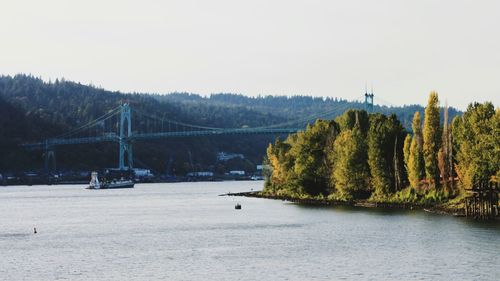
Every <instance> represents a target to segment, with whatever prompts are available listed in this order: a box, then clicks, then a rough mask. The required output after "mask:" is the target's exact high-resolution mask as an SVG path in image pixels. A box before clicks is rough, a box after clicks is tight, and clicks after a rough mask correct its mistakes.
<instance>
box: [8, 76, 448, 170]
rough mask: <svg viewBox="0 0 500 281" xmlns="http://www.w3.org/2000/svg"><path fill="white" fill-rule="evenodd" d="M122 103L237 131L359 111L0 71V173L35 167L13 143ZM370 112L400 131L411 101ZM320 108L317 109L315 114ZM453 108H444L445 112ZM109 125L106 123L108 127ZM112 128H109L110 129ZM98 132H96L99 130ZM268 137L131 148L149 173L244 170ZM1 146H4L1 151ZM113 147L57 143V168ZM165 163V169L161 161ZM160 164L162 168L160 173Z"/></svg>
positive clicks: (332, 104) (100, 162)
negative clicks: (235, 156)
mask: <svg viewBox="0 0 500 281" xmlns="http://www.w3.org/2000/svg"><path fill="white" fill-rule="evenodd" d="M124 101H127V102H129V103H130V104H131V106H132V107H133V109H134V110H137V111H140V112H146V113H147V114H148V115H151V116H156V117H157V118H168V119H170V120H175V121H178V122H183V123H189V124H196V125H201V126H210V127H222V128H240V127H243V126H249V127H257V126H265V125H272V124H277V123H283V122H287V121H289V120H297V119H300V118H303V117H307V118H304V120H302V121H301V122H298V123H294V124H293V125H294V126H297V125H298V124H299V125H305V124H306V123H307V122H308V121H313V119H314V118H315V117H316V116H318V114H320V117H321V118H323V119H333V118H334V117H336V116H339V115H341V114H342V113H343V112H344V111H345V110H347V109H349V108H358V109H359V108H364V105H363V104H362V103H360V102H350V101H347V100H342V99H337V98H317V97H308V96H293V97H286V96H276V97H275V96H259V97H247V96H243V95H237V94H214V95H211V96H209V97H202V96H200V95H196V94H188V93H172V94H167V95H158V94H147V93H133V94H130V93H121V92H112V91H107V90H105V89H101V88H97V87H94V86H89V85H82V84H80V83H76V82H71V81H65V80H64V79H62V80H56V81H50V82H45V81H43V80H42V79H40V78H36V77H33V76H30V75H16V76H14V77H11V76H0V107H1V109H2V111H1V112H2V121H1V122H0V133H1V134H0V143H1V144H2V147H3V148H2V149H1V150H0V153H1V156H2V157H0V171H2V170H4V171H5V170H19V169H24V170H25V169H33V170H40V169H42V167H43V161H42V153H41V152H40V151H34V152H27V151H24V150H23V149H20V148H19V146H18V145H19V144H21V143H23V142H28V141H40V140H43V139H45V138H49V137H54V136H57V135H59V134H61V133H64V132H67V131H69V130H70V129H72V128H76V127H78V126H81V125H82V124H86V123H87V122H89V121H91V120H94V119H96V118H98V117H99V116H101V115H103V114H105V113H107V112H109V111H110V110H111V109H113V108H116V107H117V106H118V105H119V104H121V103H122V102H124ZM374 111H375V112H381V113H384V114H391V113H394V114H396V115H397V117H398V119H399V120H401V123H402V124H403V126H404V127H406V128H407V129H408V128H410V125H411V119H412V117H413V114H414V112H415V111H421V112H423V108H422V107H421V106H418V105H411V106H404V107H384V106H375V107H374ZM321 113H323V114H321ZM455 114H457V111H456V110H454V109H450V116H452V117H453V116H454V115H455ZM132 122H133V127H134V130H137V131H151V130H153V129H152V127H154V126H156V128H158V126H159V125H158V124H156V125H155V124H150V122H149V121H147V120H146V121H145V120H137V119H133V120H132ZM108 129H109V128H108ZM113 129H116V128H113ZM103 131H104V130H103ZM275 137H276V136H244V137H241V136H223V137H217V138H185V139H172V140H161V141H149V142H139V143H136V144H135V145H134V155H135V160H136V161H135V163H136V165H137V166H140V167H144V168H150V169H152V170H154V171H155V172H157V173H158V172H161V173H167V172H168V173H170V174H174V173H175V174H185V173H186V172H189V171H204V170H211V171H216V172H219V173H223V172H224V171H227V170H229V169H245V170H249V171H252V170H253V169H254V168H255V165H256V164H260V163H261V161H262V159H263V157H264V155H265V150H266V147H267V146H268V144H269V143H271V142H273V141H274V139H275ZM7 147H8V148H7ZM117 149H118V148H117V147H116V144H95V145H78V146H67V147H58V148H57V150H56V155H57V156H56V158H57V164H58V168H59V169H91V168H102V167H114V166H116V165H117V163H116V162H117ZM222 151H224V152H232V153H241V154H243V155H245V158H246V159H245V160H234V161H232V162H231V161H230V162H224V163H221V162H216V161H215V159H216V154H217V152H222ZM169 162H170V163H172V165H171V166H169V164H168V163H169ZM167 168H168V169H169V171H167Z"/></svg>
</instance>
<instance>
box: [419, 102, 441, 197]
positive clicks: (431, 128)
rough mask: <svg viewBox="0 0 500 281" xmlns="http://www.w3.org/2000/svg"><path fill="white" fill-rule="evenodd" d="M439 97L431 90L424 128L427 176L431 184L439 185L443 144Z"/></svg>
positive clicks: (433, 185)
mask: <svg viewBox="0 0 500 281" xmlns="http://www.w3.org/2000/svg"><path fill="white" fill-rule="evenodd" d="M439 118H440V116H439V99H438V94H437V93H436V92H431V94H430V95H429V101H428V103H427V107H426V108H425V118H424V130H423V140H424V144H423V153H424V162H425V176H426V178H427V180H428V181H429V184H430V186H432V187H434V188H435V187H436V186H437V185H439V169H438V161H437V155H438V152H439V148H440V144H441V128H440V124H439V123H440V121H439Z"/></svg>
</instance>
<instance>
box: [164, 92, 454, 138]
mask: <svg viewBox="0 0 500 281" xmlns="http://www.w3.org/2000/svg"><path fill="white" fill-rule="evenodd" d="M360 96H363V95H360ZM155 97H156V98H157V99H158V100H162V101H170V102H181V103H184V104H199V103H205V104H211V105H217V106H237V107H242V106H243V107H246V108H248V109H252V110H256V111H260V112H263V113H271V114H275V115H278V116H281V117H284V118H287V119H289V120H293V119H296V118H297V117H298V116H300V117H302V116H312V115H317V114H318V113H323V112H325V113H326V114H325V115H324V117H323V118H324V119H334V118H335V117H337V116H340V115H342V114H343V113H344V112H345V111H346V110H347V109H365V105H364V103H363V102H362V101H361V100H357V101H349V100H345V99H339V98H332V97H327V98H323V97H311V96H291V97H288V96H271V95H268V96H257V97H249V96H244V95H239V94H231V93H220V94H212V95H210V96H208V97H203V96H200V95H197V94H190V93H171V94H168V95H155ZM360 98H361V99H363V98H364V97H360ZM353 99H355V98H354V96H353ZM373 111H374V112H377V113H383V114H385V115H390V114H396V116H397V117H398V119H399V120H400V121H401V123H402V124H403V126H404V127H405V128H406V129H407V130H410V131H411V122H412V119H413V114H415V112H416V111H419V112H420V113H421V114H422V115H423V113H424V107H422V106H421V105H404V106H384V105H377V96H375V106H374V108H373ZM458 113H460V112H458V111H457V110H456V109H454V108H449V114H450V116H451V117H453V116H455V115H457V114H458Z"/></svg>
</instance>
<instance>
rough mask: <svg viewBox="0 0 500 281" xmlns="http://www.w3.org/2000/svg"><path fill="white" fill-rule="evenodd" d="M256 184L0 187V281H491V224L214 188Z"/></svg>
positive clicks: (494, 229)
mask: <svg viewBox="0 0 500 281" xmlns="http://www.w3.org/2000/svg"><path fill="white" fill-rule="evenodd" d="M261 187H262V182H213V183H169V184H138V185H136V188H134V189H122V190H85V189H83V186H74V185H73V186H31V187H0V279H1V280H500V224H499V223H498V222H497V223H478V222H471V221H466V220H464V219H461V218H453V217H448V216H439V215H432V214H427V213H424V212H421V211H391V212H388V211H380V210H373V209H356V208H331V207H306V206H300V205H296V204H292V203H286V202H281V201H275V200H267V199H256V198H241V197H225V196H218V195H219V194H221V193H226V192H228V191H231V192H237V191H248V190H250V189H254V190H256V189H260V188H261ZM237 202H240V203H241V205H242V210H235V209H234V205H235V204H236V203H237ZM33 227H36V228H37V230H38V234H33Z"/></svg>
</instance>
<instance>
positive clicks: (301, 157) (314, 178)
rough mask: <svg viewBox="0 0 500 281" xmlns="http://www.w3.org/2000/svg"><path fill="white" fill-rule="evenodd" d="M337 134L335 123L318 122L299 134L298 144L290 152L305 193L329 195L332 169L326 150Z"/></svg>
mask: <svg viewBox="0 0 500 281" xmlns="http://www.w3.org/2000/svg"><path fill="white" fill-rule="evenodd" d="M337 132H338V125H337V124H336V123H335V121H325V120H317V121H316V122H315V123H314V125H312V126H311V125H308V126H307V128H306V130H305V131H304V132H299V133H297V140H296V143H295V145H294V146H293V147H292V149H291V151H290V152H291V153H292V155H293V157H294V158H295V165H294V168H293V169H294V173H295V174H296V175H297V179H298V183H299V185H300V186H301V187H302V188H303V190H304V192H305V193H307V194H310V195H318V194H323V195H327V194H328V191H329V187H328V177H329V176H328V175H329V173H330V169H329V166H328V159H327V154H326V153H325V148H326V147H327V142H329V141H331V140H329V139H330V138H335V137H336V134H337Z"/></svg>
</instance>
